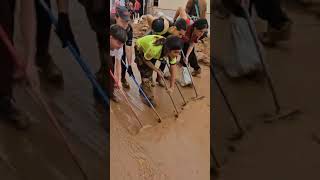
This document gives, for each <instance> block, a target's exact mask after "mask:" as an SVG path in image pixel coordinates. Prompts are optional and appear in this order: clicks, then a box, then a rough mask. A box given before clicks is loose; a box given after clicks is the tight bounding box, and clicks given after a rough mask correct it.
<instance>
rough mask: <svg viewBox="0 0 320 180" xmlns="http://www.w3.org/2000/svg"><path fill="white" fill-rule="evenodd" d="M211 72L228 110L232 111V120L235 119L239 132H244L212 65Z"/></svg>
mask: <svg viewBox="0 0 320 180" xmlns="http://www.w3.org/2000/svg"><path fill="white" fill-rule="evenodd" d="M210 70H211V75H212V77H213V79H214V81H215V82H216V84H217V87H218V89H219V91H220V93H221V95H222V97H223V99H224V102H225V103H226V105H227V107H228V109H229V111H230V113H231V116H232V118H233V120H234V122H235V124H236V126H237V128H238V130H239V131H240V132H244V130H243V128H242V127H241V125H240V121H239V119H238V117H237V116H236V114H235V113H234V111H233V109H232V107H231V105H230V102H229V100H228V98H227V96H226V94H225V93H224V90H223V88H222V86H221V84H220V82H219V80H218V78H217V77H216V75H215V73H214V71H213V68H212V65H210Z"/></svg>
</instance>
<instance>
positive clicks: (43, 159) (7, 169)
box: [0, 2, 210, 180]
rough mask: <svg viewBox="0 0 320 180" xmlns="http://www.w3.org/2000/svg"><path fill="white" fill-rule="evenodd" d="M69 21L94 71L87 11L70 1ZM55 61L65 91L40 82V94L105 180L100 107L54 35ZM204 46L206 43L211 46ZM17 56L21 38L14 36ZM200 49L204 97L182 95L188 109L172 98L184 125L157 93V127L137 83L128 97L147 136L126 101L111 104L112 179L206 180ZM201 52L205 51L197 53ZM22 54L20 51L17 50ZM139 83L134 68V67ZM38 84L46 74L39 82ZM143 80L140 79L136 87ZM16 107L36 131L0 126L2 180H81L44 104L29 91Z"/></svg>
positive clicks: (91, 169) (95, 175)
mask: <svg viewBox="0 0 320 180" xmlns="http://www.w3.org/2000/svg"><path fill="white" fill-rule="evenodd" d="M70 11H71V12H70V18H71V23H72V27H73V30H74V34H75V36H76V39H77V42H78V44H79V47H80V50H81V52H82V55H83V57H84V58H85V59H86V60H87V61H88V64H89V65H90V68H91V69H92V71H93V72H96V71H97V69H98V66H99V59H98V51H97V48H96V37H95V34H94V33H93V32H92V31H91V29H90V27H89V24H88V21H87V18H86V14H85V11H84V9H83V8H82V7H81V6H80V5H79V4H78V3H75V2H71V6H70ZM51 38H52V39H51V40H52V41H51V54H52V56H53V58H54V60H55V62H56V63H57V64H58V66H59V67H60V68H61V69H62V71H63V73H64V86H63V87H55V86H51V85H50V84H47V83H46V82H45V81H44V80H43V79H42V78H40V80H41V91H42V94H43V95H44V96H45V99H46V100H47V102H48V103H49V106H50V107H51V109H52V111H53V114H54V115H55V116H56V118H57V119H58V121H59V124H60V125H61V126H62V128H63V132H64V133H65V135H66V137H67V140H68V142H70V144H71V146H72V149H73V150H74V152H75V155H76V157H77V159H78V160H79V162H80V164H81V166H82V167H83V169H84V170H85V172H86V173H87V175H88V177H89V179H92V180H97V179H106V168H108V167H107V162H106V152H107V150H106V143H107V135H106V133H105V132H104V130H103V127H102V121H103V120H102V119H101V116H100V115H99V113H98V110H97V109H96V107H95V104H94V100H93V96H92V87H91V84H90V82H89V81H88V79H87V78H86V77H85V75H84V73H83V71H82V70H81V69H80V66H79V65H78V64H77V63H76V61H75V60H74V59H73V57H72V56H71V55H70V54H69V52H68V51H67V50H65V49H62V48H61V44H60V42H59V40H58V39H57V37H56V36H55V35H54V33H52V36H51ZM204 43H205V45H206V46H207V45H208V44H209V41H208V40H206V41H205V42H204ZM16 44H17V47H18V49H19V47H20V44H21V36H19V35H17V37H16ZM206 48H207V49H204V50H202V51H203V54H202V56H203V57H202V58H201V59H202V62H204V63H203V64H202V65H201V66H202V68H203V73H202V75H201V78H199V77H196V78H195V83H196V86H197V89H198V91H199V94H201V95H203V96H205V97H204V98H203V99H201V100H198V101H192V97H194V91H193V89H192V88H181V89H182V92H183V94H184V96H185V98H186V100H187V101H189V102H188V104H187V105H186V106H185V107H184V108H183V110H182V109H181V107H182V104H183V101H182V99H181V97H180V95H179V94H178V92H177V90H176V91H175V92H174V94H173V98H174V100H175V102H176V104H177V106H178V108H179V113H180V115H179V118H177V119H175V118H174V111H173V106H172V104H171V101H170V99H169V96H168V95H167V94H166V91H165V90H164V89H163V88H160V87H156V91H157V94H158V96H157V100H158V101H159V108H157V110H158V111H159V114H160V115H161V116H162V118H163V123H161V124H158V123H157V121H156V119H155V117H156V116H155V115H154V113H153V111H152V110H151V109H150V108H148V107H146V106H145V105H144V104H143V103H142V102H141V99H140V97H139V94H138V90H137V87H136V86H135V85H134V84H133V81H132V80H130V79H128V81H129V82H130V84H131V87H132V88H131V89H130V90H129V91H127V94H128V95H129V99H130V101H131V102H133V103H134V104H135V105H134V110H135V112H137V114H138V115H139V118H140V119H141V121H142V123H143V124H144V125H149V128H146V129H144V130H143V131H141V132H140V133H139V134H136V132H137V130H138V127H139V126H138V125H139V124H138V123H137V121H136V120H135V119H134V116H133V115H132V113H131V112H130V110H129V108H128V106H127V105H126V104H125V103H124V102H122V103H120V104H112V107H111V108H112V112H111V135H110V138H111V179H112V180H116V179H121V180H125V179H128V180H134V179H137V180H142V179H146V180H150V179H161V180H162V179H173V180H175V179H185V180H188V179H190V180H193V179H209V161H208V159H209V127H210V121H209V111H210V88H209V84H208V82H209V78H210V76H209V68H208V63H209V58H208V54H209V53H208V52H209V47H206ZM200 49H201V47H200ZM20 50H21V47H20ZM134 70H135V73H136V77H138V74H137V72H136V67H134ZM40 77H41V75H40ZM138 81H140V80H138ZM15 95H16V99H17V103H18V104H19V105H20V106H21V107H22V108H23V109H24V110H25V111H27V112H29V113H30V114H31V115H32V116H33V125H32V127H31V129H29V130H28V131H26V132H20V131H17V130H15V129H14V128H13V127H12V126H10V124H7V123H5V122H4V121H1V123H0V138H1V142H2V143H0V174H1V179H6V180H11V179H12V180H16V179H48V180H50V179H52V180H57V179H59V180H60V179H61V180H62V179H68V180H71V179H75V180H80V179H83V178H82V175H81V173H80V170H79V168H78V167H77V166H76V164H75V163H74V161H72V158H71V155H70V153H69V152H68V151H67V148H66V146H65V145H64V143H63V140H62V139H61V137H60V136H59V134H58V132H57V131H56V129H55V128H54V126H52V124H51V123H50V121H49V117H48V115H47V114H46V112H45V110H44V109H43V106H42V105H39V104H37V103H36V102H35V101H34V100H33V99H32V98H31V97H30V96H29V95H28V94H27V93H26V92H25V91H24V88H21V87H17V88H16V90H15Z"/></svg>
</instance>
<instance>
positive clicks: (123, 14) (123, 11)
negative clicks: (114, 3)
mask: <svg viewBox="0 0 320 180" xmlns="http://www.w3.org/2000/svg"><path fill="white" fill-rule="evenodd" d="M116 15H118V16H119V17H120V18H121V19H124V20H125V21H130V14H129V11H128V9H127V8H126V7H125V6H118V7H117V8H116Z"/></svg>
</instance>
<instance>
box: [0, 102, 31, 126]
mask: <svg viewBox="0 0 320 180" xmlns="http://www.w3.org/2000/svg"><path fill="white" fill-rule="evenodd" d="M0 116H2V117H3V118H5V119H7V120H9V122H12V123H13V124H14V125H15V127H16V128H17V129H19V130H25V129H27V128H28V127H29V126H30V117H29V115H28V114H27V113H25V112H23V111H21V110H19V108H18V107H17V106H16V104H15V103H14V102H12V99H11V98H8V97H3V98H1V99H0Z"/></svg>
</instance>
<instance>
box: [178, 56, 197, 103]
mask: <svg viewBox="0 0 320 180" xmlns="http://www.w3.org/2000/svg"><path fill="white" fill-rule="evenodd" d="M181 54H182V56H183V60H184V61H185V60H186V56H185V54H184V52H183V50H181ZM185 64H186V66H187V69H188V73H189V76H190V79H191V82H192V85H193V89H194V92H195V93H196V97H198V96H199V94H198V91H197V89H196V85H195V84H194V81H193V77H192V75H191V72H190V67H189V62H185Z"/></svg>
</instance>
